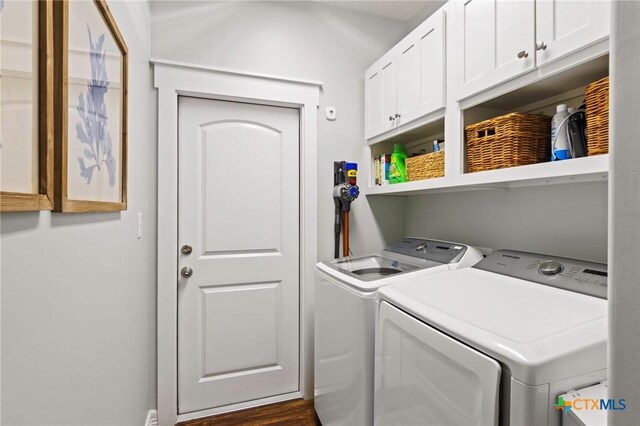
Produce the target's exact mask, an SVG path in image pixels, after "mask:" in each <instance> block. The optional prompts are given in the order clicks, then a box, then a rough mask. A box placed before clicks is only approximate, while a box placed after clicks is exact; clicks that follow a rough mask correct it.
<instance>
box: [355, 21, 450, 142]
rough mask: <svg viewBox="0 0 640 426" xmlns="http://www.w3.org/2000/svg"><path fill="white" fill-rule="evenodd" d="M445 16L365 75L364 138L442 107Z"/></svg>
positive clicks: (413, 34) (407, 39)
mask: <svg viewBox="0 0 640 426" xmlns="http://www.w3.org/2000/svg"><path fill="white" fill-rule="evenodd" d="M444 32H445V13H444V11H443V10H442V9H441V10H439V11H437V12H436V13H434V14H433V15H432V16H431V17H429V18H428V19H427V20H426V21H425V22H423V23H422V24H421V25H420V26H419V27H418V28H416V29H415V30H414V31H412V32H411V34H409V35H408V36H407V37H405V38H404V39H403V40H402V41H401V42H400V43H398V44H397V45H396V46H395V47H394V48H393V49H391V50H390V51H389V52H387V53H386V54H385V55H384V56H383V57H382V58H380V59H379V60H378V61H377V62H376V63H374V64H373V65H372V66H371V67H369V69H368V70H367V71H366V72H365V137H366V138H367V139H371V138H373V137H375V136H378V135H380V134H382V133H384V132H386V131H389V130H391V129H394V128H396V127H398V126H401V125H403V124H406V123H409V122H411V121H413V120H415V119H417V118H420V117H422V116H424V115H426V114H428V113H430V112H432V111H435V110H437V109H440V108H444V106H445V78H444V74H445V49H444V47H445V34H444Z"/></svg>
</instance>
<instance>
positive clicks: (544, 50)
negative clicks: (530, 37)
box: [536, 0, 611, 65]
mask: <svg viewBox="0 0 640 426" xmlns="http://www.w3.org/2000/svg"><path fill="white" fill-rule="evenodd" d="M610 16H611V2H610V1H603V0H592V1H585V0H583V1H567V0H537V2H536V34H537V40H536V49H538V50H537V52H536V60H537V63H538V65H542V64H544V63H547V62H551V61H554V60H556V59H558V58H560V57H562V56H564V55H566V54H568V53H571V52H574V51H576V50H580V49H581V48H584V47H587V46H589V45H591V44H594V43H596V42H598V41H600V40H602V39H604V38H606V37H608V36H609V30H610V24H609V18H610ZM545 46H546V47H545Z"/></svg>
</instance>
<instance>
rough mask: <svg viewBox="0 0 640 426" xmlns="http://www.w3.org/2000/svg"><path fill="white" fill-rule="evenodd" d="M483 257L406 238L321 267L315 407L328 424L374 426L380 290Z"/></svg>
mask: <svg viewBox="0 0 640 426" xmlns="http://www.w3.org/2000/svg"><path fill="white" fill-rule="evenodd" d="M480 259H482V254H481V253H480V251H478V250H477V249H475V248H473V247H469V246H466V245H464V244H458V243H451V242H444V241H435V240H427V239H422V238H404V239H403V240H402V241H400V242H398V243H397V244H394V245H392V246H390V247H387V248H386V249H385V250H382V251H381V252H379V253H374V254H371V255H368V256H361V257H345V258H341V259H334V260H330V261H327V262H320V263H318V264H317V266H316V285H315V295H314V298H315V350H314V352H315V361H314V367H315V368H314V370H315V371H314V373H315V374H314V380H315V401H314V405H315V409H316V412H317V414H318V417H319V418H320V421H321V422H322V424H323V425H324V426H330V425H349V426H368V425H371V424H373V375H374V370H373V360H374V335H375V312H376V309H375V307H376V299H375V295H376V291H377V290H378V289H379V288H381V287H383V286H386V285H389V284H392V283H397V282H402V281H405V280H408V279H412V278H416V279H417V278H421V279H428V277H429V276H431V275H434V274H437V273H443V272H447V271H450V270H452V269H457V268H462V267H469V266H472V265H474V264H475V263H477V262H478V261H479V260H480Z"/></svg>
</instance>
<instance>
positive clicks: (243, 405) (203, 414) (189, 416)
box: [178, 391, 302, 422]
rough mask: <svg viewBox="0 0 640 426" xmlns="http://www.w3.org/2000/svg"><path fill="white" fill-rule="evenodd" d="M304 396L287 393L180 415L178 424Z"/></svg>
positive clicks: (298, 393)
mask: <svg viewBox="0 0 640 426" xmlns="http://www.w3.org/2000/svg"><path fill="white" fill-rule="evenodd" d="M301 398H302V395H301V394H300V392H299V391H296V392H291V393H285V394H282V395H276V396H271V397H267V398H262V399H254V400H252V401H246V402H240V403H238V404H232V405H225V406H223V407H218V408H210V409H208V410H202V411H194V412H191V413H185V414H178V422H186V421H189V420H195V419H201V418H203V417H209V416H215V415H218V414H225V413H231V412H233V411H238V410H245V409H247V408H256V407H260V406H263V405H268V404H274V403H277V402H284V401H290V400H292V399H301Z"/></svg>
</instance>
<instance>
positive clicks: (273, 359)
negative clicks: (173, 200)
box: [178, 97, 299, 413]
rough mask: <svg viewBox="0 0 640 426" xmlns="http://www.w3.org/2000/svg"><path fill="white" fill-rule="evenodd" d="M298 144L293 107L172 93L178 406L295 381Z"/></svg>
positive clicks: (192, 407) (199, 405)
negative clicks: (181, 271)
mask: <svg viewBox="0 0 640 426" xmlns="http://www.w3.org/2000/svg"><path fill="white" fill-rule="evenodd" d="M298 151H299V113H298V110H295V109H289V108H278V107H269V106H263V105H253V104H243V103H234V102H225V101H215V100H207V99H196V98H187V97H180V98H179V153H178V155H179V176H178V181H179V213H178V216H179V229H178V234H179V242H180V245H181V246H182V245H184V244H188V245H191V246H192V247H193V251H192V253H191V254H182V253H181V252H179V267H180V268H182V267H190V268H192V269H193V275H192V276H191V277H189V278H185V277H182V276H180V275H179V276H178V398H179V412H180V413H187V412H192V411H197V410H203V409H208V408H214V407H220V406H224V405H229V404H234V403H239V402H243V401H248V400H253V399H258V398H264V397H269V396H274V395H278V394H283V393H289V392H293V391H296V390H298V369H299V364H298V348H299V341H298V332H299V302H298V300H299V277H298V273H299V272H298V271H299V267H298V265H299V254H298V252H299V250H298V247H299V243H298V239H299V230H298V227H299V213H298V212H299V200H298V199H299V195H298V193H299V187H298V175H299V172H298V170H299V166H298ZM178 249H179V248H178Z"/></svg>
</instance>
